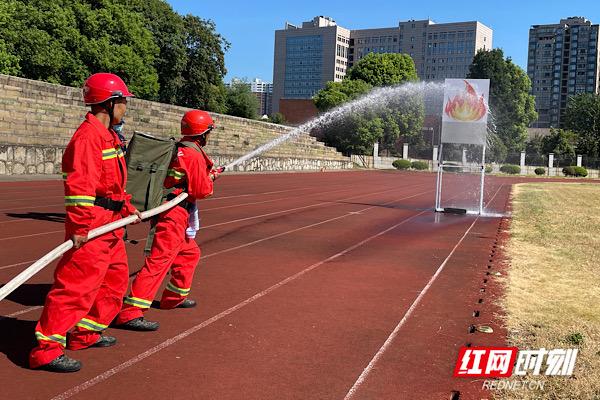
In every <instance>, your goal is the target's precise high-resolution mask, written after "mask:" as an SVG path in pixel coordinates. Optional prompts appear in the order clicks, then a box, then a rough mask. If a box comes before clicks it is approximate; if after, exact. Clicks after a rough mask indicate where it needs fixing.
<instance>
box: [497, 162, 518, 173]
mask: <svg viewBox="0 0 600 400" xmlns="http://www.w3.org/2000/svg"><path fill="white" fill-rule="evenodd" d="M500 172H504V173H505V174H511V175H516V174H520V173H521V167H519V166H518V165H514V164H506V165H503V166H501V167H500Z"/></svg>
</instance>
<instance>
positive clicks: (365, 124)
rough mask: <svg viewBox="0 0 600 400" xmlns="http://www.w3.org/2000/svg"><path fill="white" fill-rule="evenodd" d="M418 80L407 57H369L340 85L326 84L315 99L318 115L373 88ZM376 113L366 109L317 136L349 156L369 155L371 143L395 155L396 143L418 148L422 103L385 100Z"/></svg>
mask: <svg viewBox="0 0 600 400" xmlns="http://www.w3.org/2000/svg"><path fill="white" fill-rule="evenodd" d="M415 80H417V72H416V69H415V66H414V62H413V60H412V58H410V57H409V56H408V55H406V54H373V53H371V54H368V55H367V56H365V57H364V58H362V59H361V60H360V61H359V62H358V63H357V64H356V65H355V66H354V67H353V68H351V69H350V70H349V71H348V76H347V77H346V79H344V80H343V81H342V82H328V83H327V86H326V87H325V88H324V89H322V90H321V91H319V92H318V93H317V94H316V96H315V97H314V99H313V100H314V103H315V105H316V106H317V108H318V109H319V111H322V112H325V111H328V110H330V109H331V108H334V107H337V106H340V105H342V104H344V103H347V102H349V101H352V100H355V99H357V98H359V97H361V96H364V95H366V94H367V93H368V92H369V91H370V90H372V89H373V87H380V86H393V85H398V84H402V83H406V82H410V81H415ZM387 100H388V101H387V104H386V106H384V107H381V108H378V109H375V108H373V109H368V110H366V111H363V112H361V114H360V115H350V116H344V117H343V121H337V120H336V122H335V124H331V125H330V126H327V127H325V128H321V129H320V131H319V132H318V133H317V134H318V135H319V136H322V137H323V138H324V139H325V142H326V143H327V144H328V145H331V146H335V147H337V148H338V150H340V151H342V152H344V153H346V154H348V153H354V154H357V153H358V154H369V153H370V152H371V151H372V149H373V143H375V142H376V141H379V142H380V143H381V148H382V149H384V150H387V151H389V152H391V153H392V154H397V153H398V151H399V150H398V148H397V147H398V146H397V142H398V140H399V139H400V138H402V140H403V141H406V142H410V143H413V144H417V145H419V144H421V143H420V142H421V141H422V137H421V127H422V125H423V119H424V106H423V99H422V98H420V96H418V95H417V96H415V95H414V94H402V92H398V93H397V95H396V96H391V98H390V99H387Z"/></svg>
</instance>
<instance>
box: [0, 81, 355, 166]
mask: <svg viewBox="0 0 600 400" xmlns="http://www.w3.org/2000/svg"><path fill="white" fill-rule="evenodd" d="M187 110H188V109H187V108H184V107H178V106H173V105H169V104H162V103H156V102H151V101H146V100H140V99H135V98H134V99H131V100H130V102H129V104H128V108H127V115H126V117H125V120H126V125H125V134H126V136H130V135H131V134H132V132H133V131H134V130H135V131H142V132H147V133H150V134H153V135H156V136H159V137H165V138H166V137H171V136H175V137H177V136H178V135H179V122H180V120H181V116H182V115H183V114H184V113H185V112H186V111H187ZM86 112H87V108H86V107H85V106H84V104H83V102H82V99H81V90H80V89H79V88H72V87H68V86H60V85H53V84H50V83H46V82H40V81H33V80H29V79H23V78H17V77H14V76H8V75H0V175H10V174H55V173H58V172H60V169H61V168H60V164H61V158H62V152H63V150H64V148H65V146H66V145H67V143H68V142H69V139H70V138H71V136H72V134H73V132H74V131H75V129H77V127H78V126H79V124H80V123H81V121H82V120H83V117H84V116H85V113H86ZM213 118H214V119H215V124H216V126H217V128H216V129H215V130H214V131H213V133H212V134H211V142H210V143H209V145H208V146H207V148H206V150H207V152H208V153H209V154H210V155H211V156H212V157H213V158H214V159H215V161H216V163H217V164H219V165H221V164H224V163H227V162H230V161H233V160H235V159H237V158H238V157H240V156H242V155H244V154H247V153H248V152H250V151H251V150H253V149H255V148H256V147H258V146H260V145H262V144H265V143H268V142H270V141H272V140H273V139H275V138H277V137H279V136H280V135H283V134H286V133H288V132H289V131H290V130H291V129H292V128H289V127H285V126H280V125H275V124H269V123H264V122H260V121H253V120H247V119H243V118H237V117H231V116H226V115H221V114H213ZM352 166H353V164H352V162H351V161H350V158H348V157H344V156H343V155H342V154H341V153H339V152H337V151H336V150H335V149H334V148H330V147H326V146H325V145H324V144H323V143H321V142H319V141H317V140H316V139H315V138H313V137H311V136H309V135H308V134H305V133H303V134H300V135H298V136H297V137H295V138H293V139H290V140H289V141H287V142H285V143H283V144H282V145H280V146H277V147H275V148H273V149H272V150H269V151H268V152H265V153H263V154H261V155H260V156H259V157H258V158H256V159H254V160H249V161H248V162H246V163H244V164H242V165H240V166H239V167H238V168H237V170H240V171H283V170H311V169H313V170H318V169H322V168H325V169H349V168H352Z"/></svg>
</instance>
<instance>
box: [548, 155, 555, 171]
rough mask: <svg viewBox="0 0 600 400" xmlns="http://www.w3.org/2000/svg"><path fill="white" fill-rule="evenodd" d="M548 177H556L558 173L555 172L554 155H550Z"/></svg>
mask: <svg viewBox="0 0 600 400" xmlns="http://www.w3.org/2000/svg"><path fill="white" fill-rule="evenodd" d="M548 175H549V176H555V175H556V171H555V170H554V153H550V154H548Z"/></svg>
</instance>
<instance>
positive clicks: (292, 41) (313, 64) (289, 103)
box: [273, 16, 350, 122]
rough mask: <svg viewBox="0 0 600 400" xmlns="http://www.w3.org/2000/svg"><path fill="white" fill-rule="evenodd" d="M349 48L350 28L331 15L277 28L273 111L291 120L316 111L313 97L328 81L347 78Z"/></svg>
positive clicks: (299, 118) (302, 117)
mask: <svg viewBox="0 0 600 400" xmlns="http://www.w3.org/2000/svg"><path fill="white" fill-rule="evenodd" d="M349 48H350V31H349V30H348V29H345V28H343V27H341V26H338V25H337V24H336V23H335V21H334V20H333V19H331V18H330V17H323V16H319V17H315V18H313V19H312V21H307V22H303V23H302V25H301V26H296V25H292V24H289V23H286V26H285V29H282V30H277V31H275V54H274V65H273V112H280V111H281V112H283V113H284V115H286V117H288V121H290V122H295V120H296V119H298V121H299V122H301V120H302V119H304V116H305V115H306V116H309V117H310V115H311V114H314V113H316V109H315V107H314V105H313V104H312V100H311V98H312V97H313V96H314V94H315V93H317V92H318V91H319V90H321V89H322V88H323V87H325V84H326V83H327V82H329V81H341V80H342V79H343V78H344V76H345V75H346V69H347V67H348V53H349ZM289 110H293V111H294V112H293V113H291V112H289ZM286 111H288V112H286ZM292 114H295V115H296V116H298V118H293V116H292ZM290 116H292V118H289V117H290Z"/></svg>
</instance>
